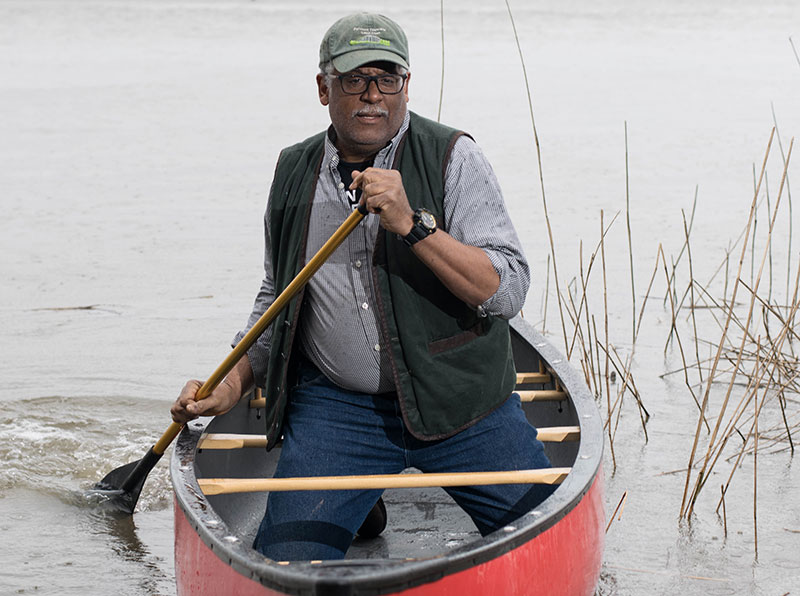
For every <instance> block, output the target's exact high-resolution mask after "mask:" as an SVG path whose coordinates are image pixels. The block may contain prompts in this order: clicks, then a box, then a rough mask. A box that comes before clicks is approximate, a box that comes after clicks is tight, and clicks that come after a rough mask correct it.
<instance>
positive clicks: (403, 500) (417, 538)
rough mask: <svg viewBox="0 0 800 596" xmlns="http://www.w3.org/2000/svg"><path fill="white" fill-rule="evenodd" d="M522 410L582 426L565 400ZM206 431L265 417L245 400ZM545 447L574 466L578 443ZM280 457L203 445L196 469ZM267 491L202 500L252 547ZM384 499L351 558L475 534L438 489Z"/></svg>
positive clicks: (520, 344)
mask: <svg viewBox="0 0 800 596" xmlns="http://www.w3.org/2000/svg"><path fill="white" fill-rule="evenodd" d="M512 342H513V344H512V345H513V350H514V359H515V364H516V367H517V371H518V372H537V371H538V370H539V363H540V356H539V354H538V352H537V351H536V350H535V349H534V348H533V346H531V345H530V344H529V343H527V342H525V341H523V340H522V339H521V338H520V336H519V335H518V334H516V333H515V334H513V335H512ZM555 388H556V385H555V381H554V380H551V381H550V382H549V383H535V384H526V385H520V386H518V389H555ZM524 409H525V413H526V415H527V417H528V419H529V420H530V422H531V424H533V425H534V426H537V427H544V426H577V425H578V424H579V420H578V418H577V413H576V410H575V408H574V407H573V405H572V403H571V402H570V401H564V402H552V401H550V402H547V401H545V402H535V401H534V402H528V403H526V404H524ZM206 432H214V433H253V434H258V433H263V432H264V420H263V418H262V417H261V411H260V410H252V411H251V408H249V407H247V404H246V403H244V401H243V402H242V403H241V404H240V406H239V407H238V408H237V409H236V410H234V411H231V412H230V413H229V414H228V415H226V416H221V417H217V418H215V419H214V420H212V421H211V422H210V423H209V425H208V426H207V427H206ZM545 450H546V453H547V455H548V457H549V459H550V461H551V462H552V465H553V466H555V467H571V466H572V465H573V463H574V462H575V457H576V455H577V452H578V443H577V442H561V443H552V442H551V443H546V444H545ZM279 454H280V448H275V449H273V450H272V451H270V452H269V453H266V452H265V451H264V450H263V449H258V448H249V449H248V448H245V449H230V450H216V449H214V450H212V449H206V450H200V451H199V452H198V453H197V455H196V459H195V473H196V475H197V477H198V478H218V477H232V478H263V477H271V476H272V474H273V472H274V470H275V465H276V462H277V459H278V456H279ZM410 470H413V469H410ZM266 496H267V493H243V494H234V495H218V496H209V497H207V499H208V502H209V504H210V505H211V506H212V507H213V508H214V510H215V511H216V513H217V514H218V515H219V516H220V517H221V518H222V519H223V520H224V521H225V523H226V525H227V526H228V528H229V529H230V530H231V532H232V533H233V534H235V535H237V536H240V537H241V538H242V540H243V542H245V543H246V544H251V543H252V541H253V538H254V537H255V533H256V530H257V529H258V524H259V523H260V521H261V517H262V516H263V514H264V509H265V504H266ZM384 502H385V504H386V508H387V514H388V523H387V527H386V530H385V531H384V532H383V534H381V536H379V537H378V538H373V539H369V540H361V539H356V540H355V541H354V543H353V545H352V546H351V548H350V550H349V551H348V553H347V558H348V559H374V558H380V559H405V558H420V557H433V556H437V555H439V554H441V553H444V552H446V551H448V550H450V549H453V548H454V547H457V546H461V545H463V544H465V543H468V542H470V541H473V540H475V539H476V538H478V537H479V536H480V535H479V534H478V532H477V530H475V526H474V525H473V523H472V521H471V520H470V519H469V517H468V516H467V515H466V514H465V513H464V512H463V511H462V510H461V508H460V507H458V506H457V505H456V504H455V503H454V502H453V500H452V499H451V498H450V496H449V495H448V494H447V493H446V492H445V491H444V490H443V489H441V488H434V489H394V490H387V491H386V492H385V493H384Z"/></svg>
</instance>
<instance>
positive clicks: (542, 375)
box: [517, 372, 553, 385]
mask: <svg viewBox="0 0 800 596" xmlns="http://www.w3.org/2000/svg"><path fill="white" fill-rule="evenodd" d="M552 380H553V377H551V376H550V373H546V372H523V373H517V385H525V384H527V383H549V382H550V381H552Z"/></svg>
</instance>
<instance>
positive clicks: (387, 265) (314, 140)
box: [172, 13, 552, 560]
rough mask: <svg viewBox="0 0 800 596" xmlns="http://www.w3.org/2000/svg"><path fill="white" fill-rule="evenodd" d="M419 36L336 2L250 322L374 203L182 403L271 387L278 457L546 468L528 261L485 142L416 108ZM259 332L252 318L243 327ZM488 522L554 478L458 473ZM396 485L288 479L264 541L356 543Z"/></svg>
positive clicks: (272, 506)
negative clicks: (514, 350)
mask: <svg viewBox="0 0 800 596" xmlns="http://www.w3.org/2000/svg"><path fill="white" fill-rule="evenodd" d="M408 68H409V64H408V44H407V40H406V36H405V34H404V32H403V30H402V29H401V28H400V27H399V26H398V25H397V24H396V23H394V22H393V21H392V20H390V19H388V18H386V17H384V16H382V15H376V14H367V13H362V14H356V15H351V16H348V17H344V18H342V19H340V20H339V21H337V22H336V23H335V24H334V25H333V26H332V27H331V28H330V29H329V30H328V32H327V33H326V34H325V37H324V39H323V41H322V45H321V47H320V71H321V72H320V73H319V74H318V75H317V86H318V90H319V99H320V103H321V104H322V105H323V106H327V107H328V110H329V114H330V119H331V126H330V128H329V129H328V131H327V132H325V133H320V134H319V135H316V136H314V137H311V138H310V139H307V140H305V141H303V142H301V143H298V144H297V145H294V146H292V147H289V148H288V149H285V150H284V151H283V152H282V153H281V156H280V158H279V160H278V165H277V167H276V170H275V177H274V179H273V182H272V188H271V190H270V197H269V204H268V207H267V214H266V218H265V220H266V225H265V230H266V234H265V235H266V250H265V278H264V281H263V282H262V286H261V290H260V292H259V294H258V296H257V297H256V302H255V306H254V309H253V312H252V313H251V315H250V319H249V321H248V326H247V328H248V329H249V328H250V327H251V326H252V325H253V324H254V322H255V321H256V320H258V318H259V317H260V316H261V314H262V313H263V312H264V311H265V310H266V308H267V307H268V306H269V305H270V304H271V303H272V301H273V300H274V297H275V296H276V295H277V294H278V293H279V292H280V291H281V290H283V288H285V287H286V285H288V283H289V282H290V281H291V280H292V279H293V277H294V275H295V274H296V273H297V272H298V271H299V270H300V268H301V267H302V265H303V264H304V263H305V262H306V261H307V260H308V259H309V258H310V257H311V256H313V255H314V254H315V253H316V252H317V250H318V249H319V248H320V247H321V246H322V244H323V243H324V242H325V241H326V240H327V239H328V238H329V237H330V235H331V234H332V233H333V232H334V231H335V230H336V229H337V228H338V226H339V225H340V224H341V222H342V221H344V219H345V218H346V217H347V216H348V215H349V214H350V213H351V212H352V209H354V208H355V207H356V206H357V205H358V204H359V203H363V204H365V205H366V208H367V210H368V211H369V215H367V216H366V217H365V219H364V221H363V222H362V224H361V225H360V226H359V227H358V228H356V230H355V231H354V232H353V233H352V234H351V235H350V236H349V237H348V239H347V240H346V241H345V243H344V244H343V245H342V246H341V247H340V248H339V249H337V251H336V252H335V253H334V254H333V255H332V256H331V257H330V259H329V260H328V261H327V262H326V263H325V265H324V266H323V267H322V268H321V269H320V270H319V271H318V272H317V274H316V275H315V276H314V278H313V279H312V280H311V281H310V282H309V284H308V286H307V287H306V288H305V289H304V290H303V292H302V293H301V294H300V295H299V296H298V297H296V298H295V299H294V300H293V301H292V302H291V303H290V304H289V306H288V307H287V308H286V309H285V310H284V312H283V313H282V314H281V315H280V316H279V317H278V319H277V320H276V321H275V323H274V324H273V325H272V326H271V327H270V329H269V330H268V331H267V332H266V333H265V334H264V335H263V336H262V337H261V338H260V339H259V341H258V342H257V343H256V344H255V345H254V346H253V347H252V348H251V349H250V350H249V351H248V354H247V357H246V358H243V359H242V360H241V361H240V362H239V364H238V365H237V366H236V368H235V369H234V371H233V372H232V373H231V374H230V375H228V377H227V378H226V379H225V380H224V381H223V382H222V383H221V384H220V385H219V387H218V388H217V389H216V390H215V391H214V392H213V393H212V394H211V395H210V396H209V397H208V398H206V399H205V400H202V401H200V402H195V401H194V400H193V397H194V395H195V393H196V392H197V390H198V388H199V387H200V385H201V383H200V382H199V381H190V382H189V383H187V385H186V386H185V387H184V389H183V391H182V393H181V395H180V397H179V398H178V400H177V401H176V403H175V405H174V406H173V408H172V415H173V419H174V420H175V421H177V422H186V421H187V420H190V419H192V418H195V417H197V416H198V415H201V414H202V415H214V414H219V413H223V412H226V411H228V410H229V409H230V408H232V407H233V406H234V405H235V404H236V402H237V401H238V400H239V399H240V397H241V396H242V395H243V394H244V393H246V392H247V390H248V389H249V388H250V387H251V386H252V385H253V384H254V382H256V383H258V384H259V386H263V387H265V392H266V395H267V398H268V404H269V405H268V406H267V411H266V414H267V415H266V419H267V443H268V448H272V447H273V446H274V445H275V444H276V443H277V441H278V440H279V439H280V438H281V437H283V443H282V451H281V456H280V462H279V464H278V469H277V471H276V473H275V476H282V477H294V476H321V475H351V474H386V473H399V472H401V471H402V470H403V469H405V468H407V467H415V468H418V469H419V470H421V471H423V472H463V471H490V470H514V469H528V468H542V467H548V466H549V462H548V461H547V458H546V456H545V455H544V452H543V450H542V445H541V443H539V442H538V441H537V440H536V430H535V429H534V428H533V427H532V426H531V425H530V424H529V423H528V422H527V420H526V419H525V416H524V414H523V412H522V409H521V407H520V403H519V397H518V396H517V395H516V394H513V395H512V392H513V389H514V384H515V371H514V365H513V360H512V357H511V348H510V339H509V329H508V323H507V319H509V318H511V317H513V316H514V315H515V314H516V313H517V312H518V311H519V309H520V307H521V306H522V303H523V301H524V298H525V294H526V292H527V289H528V285H529V271H528V265H527V262H526V261H525V258H524V256H523V254H522V251H521V249H520V246H519V241H518V238H517V235H516V233H515V231H514V229H513V227H512V225H511V222H510V220H509V217H508V214H507V212H506V210H505V206H504V204H503V200H502V196H501V194H500V189H499V187H498V185H497V181H496V179H495V176H494V174H493V172H492V170H491V167H490V166H489V164H488V162H487V161H486V159H485V158H484V157H483V155H482V153H481V152H480V150H479V149H478V147H477V145H476V144H475V143H474V141H473V140H472V139H471V138H470V137H468V136H466V135H464V134H463V133H459V132H458V131H455V130H453V129H450V128H447V127H445V126H442V125H439V124H437V123H435V122H432V121H430V120H426V119H424V118H422V117H420V116H417V115H416V114H413V113H410V112H409V111H408V109H407V103H408V99H409V92H408V89H409V83H410V81H411V75H410V73H409V72H408ZM243 335H244V332H241V333H239V335H238V336H237V338H236V340H235V341H239V340H240V339H241V338H242V337H243ZM448 492H449V494H450V495H451V496H452V497H453V498H454V499H455V501H456V502H457V503H458V504H459V505H461V507H462V508H464V509H465V510H466V511H467V513H468V514H469V515H470V516H471V517H472V519H473V521H474V522H475V524H476V526H477V527H478V529H479V531H480V532H481V533H482V534H484V535H485V534H488V533H489V532H492V531H494V530H496V529H498V528H500V527H503V526H504V525H506V524H508V523H509V522H511V521H513V520H514V519H516V518H517V517H519V516H520V515H523V514H524V513H526V512H527V511H529V510H530V509H531V508H533V507H535V506H536V505H537V504H538V503H539V502H541V501H542V500H543V499H544V498H546V497H547V496H548V495H549V494H550V492H552V488H551V487H547V486H531V485H497V486H486V487H459V488H454V489H448ZM380 495H381V491H376V490H364V491H316V492H302V491H295V492H276V493H272V494H271V495H270V496H269V499H268V503H267V511H266V514H265V517H264V520H263V521H262V523H261V526H260V528H259V531H258V535H257V537H256V540H255V544H254V547H255V548H256V549H257V550H258V551H260V552H261V553H263V554H264V555H266V556H267V557H270V558H272V559H275V560H311V559H336V558H342V557H344V555H345V553H346V551H347V548H348V547H349V545H350V543H351V541H352V539H353V536H354V534H355V532H356V531H357V530H358V528H359V526H360V525H361V523H362V522H363V521H364V519H365V517H366V515H367V513H368V512H369V511H370V509H371V508H372V507H373V505H375V503H376V502H377V501H378V499H379V498H380Z"/></svg>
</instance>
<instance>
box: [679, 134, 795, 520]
mask: <svg viewBox="0 0 800 596" xmlns="http://www.w3.org/2000/svg"><path fill="white" fill-rule="evenodd" d="M792 146H793V142H792V144H790V146H789V151H788V153H787V159H786V160H784V162H783V166H784V168H783V176H782V179H781V185H780V188H779V191H778V196H777V199H776V202H775V205H774V206H771V207H772V209H771V211H772V212H771V215H770V218H769V227H768V230H767V237H766V245H765V247H764V250H763V254H762V255H761V259H760V264H759V268H758V272H757V274H754V282H753V284H752V288H750V287H749V286H748V285H747V284H745V283H744V282H743V281H742V279H741V276H740V275H737V278H736V281H735V282H734V294H735V293H736V291H737V290H738V288H739V287H740V286H741V287H744V288H746V290H747V291H748V292H749V294H750V300H749V308H748V313H747V317H746V319H745V320H744V321H743V322H740V323H739V324H738V326H739V328H740V329H741V331H742V334H741V335H742V336H741V342H740V343H739V345H738V347H737V348H735V349H733V350H730V351H729V352H727V353H726V354H725V355H724V356H723V357H724V358H725V359H727V360H728V361H730V362H731V363H732V364H733V366H732V368H731V370H730V372H729V379H728V387H727V390H726V393H725V396H724V399H723V401H722V405H721V407H720V411H719V413H718V414H717V416H716V418H717V422H716V425H715V427H714V430H713V431H712V434H711V438H710V440H709V444H708V449H707V451H706V454H705V457H704V458H703V461H702V465H701V466H700V467H699V470H698V471H697V475H696V479H695V483H694V487H693V490H692V492H691V495H690V499H689V502H688V508H687V509H685V510H684V509H683V504H682V510H681V515H684V514H686V515H691V513H692V512H693V509H694V504H695V503H696V501H697V497H698V495H699V493H700V491H701V490H702V488H703V486H704V485H705V483H706V480H707V479H708V478H709V477H710V474H711V472H712V470H713V468H714V466H715V465H716V463H717V462H718V461H719V459H720V457H721V455H722V453H723V450H724V448H725V446H726V445H727V443H728V441H729V439H730V438H731V437H732V436H734V435H736V436H740V437H741V439H742V446H741V449H740V451H739V456H738V457H737V458H736V464H735V465H734V466H733V468H732V471H731V473H730V475H729V478H728V482H727V483H726V485H725V487H724V490H723V498H722V499H721V500H720V503H719V504H718V506H717V510H718V511H719V508H720V506H724V501H723V499H724V493H725V492H727V488H728V486H729V485H730V482H731V480H732V478H733V474H734V472H735V470H736V469H737V467H738V463H739V462H740V461H741V457H742V456H743V455H744V454H745V453H746V452H747V445H748V443H749V439H750V438H754V441H753V454H754V456H755V455H756V453H757V449H758V448H757V446H755V444H756V442H757V440H758V431H757V429H758V420H757V418H758V417H759V416H760V414H761V413H762V411H763V410H764V405H765V404H767V403H768V401H771V398H770V396H771V395H777V396H778V403H779V405H780V406H781V415H782V418H783V426H784V430H785V431H786V436H787V437H788V439H789V441H790V445H793V443H792V442H791V428H790V427H789V423H788V418H787V417H786V411H785V405H784V399H783V396H782V394H783V393H784V392H785V391H786V390H787V388H788V387H790V386H794V385H795V378H796V377H797V374H796V373H794V372H793V370H792V364H793V362H788V361H787V358H786V355H785V354H784V353H783V349H784V345H785V344H786V340H787V338H788V339H789V343H790V344H791V341H792V338H794V337H796V336H797V334H796V333H795V331H794V329H793V325H790V324H787V321H793V320H794V317H795V316H796V311H797V308H798V306H799V305H798V302H797V282H796V285H795V292H794V300H793V301H792V305H791V307H790V308H789V312H788V314H787V316H785V317H784V316H783V315H782V314H781V313H780V310H779V308H778V307H776V306H772V305H770V304H769V298H768V299H767V301H764V300H763V299H761V298H760V297H759V296H758V288H759V286H760V284H761V281H762V279H763V275H764V272H765V268H766V264H767V260H768V258H769V255H770V250H771V244H772V237H773V232H774V230H775V221H776V219H777V213H778V210H779V207H780V203H781V198H782V196H783V192H784V189H785V180H786V176H787V169H788V158H790V157H791V152H792ZM758 187H759V185H758V184H757V185H756V188H758ZM754 203H755V200H754ZM751 215H752V213H751ZM753 219H754V218H753ZM746 245H747V243H746V242H745V243H743V246H746ZM742 257H744V255H742ZM742 262H743V258H741V259H740V269H741V264H742ZM754 273H755V272H754ZM797 280H798V282H800V270H798V275H797ZM757 302H758V303H759V304H760V306H761V309H760V311H761V315H762V316H761V321H760V324H761V326H762V329H763V330H764V332H765V334H766V335H765V336H761V335H760V334H759V335H758V336H757V337H754V335H755V332H754V330H753V329H752V325H753V324H754V322H755V321H756V320H757V317H756V316H755V313H756V308H755V307H756V303H757ZM733 303H735V301H734V300H732V304H731V305H729V306H728V307H727V308H726V311H727V313H726V314H727V318H726V327H725V334H724V335H723V338H721V340H720V342H719V344H718V352H717V359H716V360H715V362H716V361H718V360H719V359H720V356H721V354H722V350H723V347H724V346H725V345H727V344H728V343H729V342H728V341H727V337H726V336H727V332H728V331H729V329H730V322H731V321H732V320H734V319H735V316H734V315H733V310H734V305H733ZM773 322H777V323H778V325H779V328H778V329H777V333H775V332H772V331H771V328H770V325H771V324H772V323H773ZM748 342H750V343H748ZM749 346H754V348H751V347H749ZM753 359H754V360H755V365H754V367H753V368H752V369H749V367H748V366H747V362H750V361H752V360H753ZM792 360H795V359H794V358H792ZM737 376H742V377H744V378H746V379H747V387H746V389H745V392H744V395H743V396H742V398H741V400H740V402H739V404H738V405H737V406H736V407H735V408H734V409H733V410H732V412H731V415H730V417H729V418H726V413H727V409H728V405H729V402H730V397H731V394H732V390H733V387H734V386H739V385H740V384H737V382H736V377H737ZM717 380H719V379H717ZM711 381H712V379H711V378H709V379H708V381H707V384H706V395H708V393H709V388H710V385H711ZM776 390H777V393H775V392H776ZM759 393H761V395H760V396H759ZM751 401H752V402H753V408H755V410H754V415H753V417H752V418H751V419H750V422H751V424H750V428H749V430H748V431H747V433H746V434H742V433H741V431H740V430H739V425H740V423H741V422H742V418H743V416H744V414H745V412H746V411H748V406H749V404H750V402H751ZM704 405H705V402H704ZM726 419H727V425H726V427H725V430H724V431H723V432H722V433H720V429H721V427H722V426H723V422H724V421H725V420H726ZM697 438H698V437H697V434H696V436H695V446H696V444H697ZM694 453H695V451H694V448H693V454H694ZM691 463H692V462H691V460H690V466H689V467H688V468H687V479H688V478H689V477H690V476H691V471H692V466H691ZM684 497H686V492H685V494H684ZM756 498H757V487H756V485H755V484H754V499H756ZM684 502H685V501H684ZM755 507H756V504H754V512H755V511H756V509H755ZM754 523H757V515H756V514H755V513H754Z"/></svg>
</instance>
